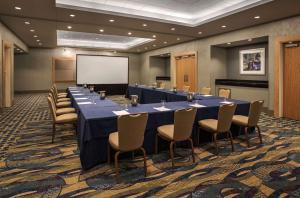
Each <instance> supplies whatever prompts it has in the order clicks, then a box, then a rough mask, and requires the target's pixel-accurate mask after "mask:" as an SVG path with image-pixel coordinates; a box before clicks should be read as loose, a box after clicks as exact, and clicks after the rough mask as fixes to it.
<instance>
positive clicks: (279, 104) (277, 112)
mask: <svg viewBox="0 0 300 198" xmlns="http://www.w3.org/2000/svg"><path fill="white" fill-rule="evenodd" d="M290 41H292V42H293V41H300V34H297V35H290V36H278V37H276V38H275V39H274V46H275V60H274V116H275V117H283V80H284V79H283V72H284V48H283V44H284V43H288V42H290Z"/></svg>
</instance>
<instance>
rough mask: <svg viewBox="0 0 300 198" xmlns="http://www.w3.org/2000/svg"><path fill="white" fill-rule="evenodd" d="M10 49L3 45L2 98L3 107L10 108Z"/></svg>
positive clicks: (8, 46)
mask: <svg viewBox="0 0 300 198" xmlns="http://www.w3.org/2000/svg"><path fill="white" fill-rule="evenodd" d="M11 75H12V47H11V46H10V45H6V44H5V45H3V73H2V90H3V92H2V96H3V107H10V106H12V78H11Z"/></svg>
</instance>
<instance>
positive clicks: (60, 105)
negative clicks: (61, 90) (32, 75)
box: [49, 90, 71, 108]
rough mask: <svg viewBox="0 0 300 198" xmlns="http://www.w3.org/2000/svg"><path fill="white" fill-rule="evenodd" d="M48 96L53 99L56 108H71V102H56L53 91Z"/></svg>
mask: <svg viewBox="0 0 300 198" xmlns="http://www.w3.org/2000/svg"><path fill="white" fill-rule="evenodd" d="M49 96H50V97H51V98H52V99H53V101H54V104H55V106H56V107H57V108H63V107H71V101H60V102H59V101H58V100H57V98H56V97H55V95H54V93H53V90H52V91H51V90H50V93H49Z"/></svg>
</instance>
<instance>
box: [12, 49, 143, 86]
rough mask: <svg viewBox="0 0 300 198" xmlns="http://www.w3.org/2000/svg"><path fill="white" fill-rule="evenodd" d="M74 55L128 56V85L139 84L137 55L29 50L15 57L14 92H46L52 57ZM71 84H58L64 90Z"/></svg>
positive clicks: (49, 79)
mask: <svg viewBox="0 0 300 198" xmlns="http://www.w3.org/2000/svg"><path fill="white" fill-rule="evenodd" d="M76 54H97V55H110V56H129V83H130V84H133V83H135V82H138V83H139V82H140V76H139V73H140V67H139V66H140V58H139V55H137V54H127V53H112V52H103V51H88V50H81V49H68V50H67V51H66V52H64V48H56V49H42V48H31V49H30V50H29V53H28V54H24V55H17V56H16V57H15V91H46V90H48V89H49V88H50V87H51V85H52V57H71V58H72V57H73V58H75V57H76ZM70 85H72V84H68V83H63V84H58V87H59V89H65V88H67V87H68V86H70Z"/></svg>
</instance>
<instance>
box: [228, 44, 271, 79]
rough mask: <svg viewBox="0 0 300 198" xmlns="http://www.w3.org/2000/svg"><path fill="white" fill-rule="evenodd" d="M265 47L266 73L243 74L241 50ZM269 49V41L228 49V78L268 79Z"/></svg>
mask: <svg viewBox="0 0 300 198" xmlns="http://www.w3.org/2000/svg"><path fill="white" fill-rule="evenodd" d="M256 48H265V55H266V57H265V68H266V74H265V75H241V74H240V60H239V57H240V50H248V49H256ZM268 68H269V51H268V43H262V44H254V45H247V46H241V47H232V48H228V49H227V78H229V79H239V80H268V75H267V74H268Z"/></svg>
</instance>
